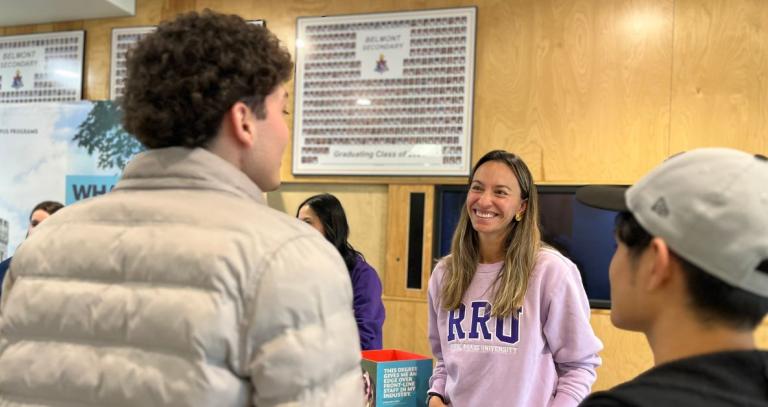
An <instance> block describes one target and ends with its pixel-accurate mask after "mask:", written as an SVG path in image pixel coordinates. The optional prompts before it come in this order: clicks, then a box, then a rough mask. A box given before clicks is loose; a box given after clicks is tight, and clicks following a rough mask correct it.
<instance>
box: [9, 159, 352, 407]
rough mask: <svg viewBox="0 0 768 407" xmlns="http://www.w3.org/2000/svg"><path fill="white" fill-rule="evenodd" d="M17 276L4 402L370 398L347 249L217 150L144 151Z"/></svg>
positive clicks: (48, 238)
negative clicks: (274, 199)
mask: <svg viewBox="0 0 768 407" xmlns="http://www.w3.org/2000/svg"><path fill="white" fill-rule="evenodd" d="M8 274H9V276H8V278H6V280H5V289H4V291H3V296H2V300H3V304H2V308H0V406H32V405H34V406H142V407H143V406H246V405H256V406H260V407H263V406H328V407H348V406H360V405H362V384H361V378H360V366H359V359H360V352H359V351H360V350H359V344H358V335H357V328H356V325H355V319H354V316H353V310H352V289H351V285H350V281H349V276H348V273H347V271H346V268H345V266H344V263H343V261H342V260H341V258H340V256H339V255H338V253H337V252H336V250H335V249H334V248H333V247H332V246H331V245H330V244H328V243H327V242H326V241H325V239H324V238H323V237H322V236H321V235H320V234H319V233H317V232H316V231H314V230H313V229H311V228H310V227H308V226H307V225H305V224H303V223H301V222H299V221H297V220H296V219H294V218H292V217H290V216H288V215H285V214H283V213H279V212H277V211H275V210H273V209H270V208H269V207H267V206H266V205H265V204H264V203H263V199H262V195H261V192H260V191H259V189H258V188H257V187H256V186H255V185H254V184H253V183H252V182H251V181H250V180H249V179H248V178H247V177H246V176H245V175H244V174H243V173H242V172H240V171H238V170H237V169H235V168H234V167H233V166H231V165H230V164H228V163H226V162H225V161H223V160H221V159H220V158H218V157H217V156H215V155H213V154H211V153H209V152H207V151H205V150H202V149H195V150H189V149H183V148H169V149H162V150H154V151H148V152H145V153H142V154H140V155H139V156H138V157H136V158H135V159H134V160H133V161H132V162H131V163H130V164H129V165H128V167H127V168H126V170H125V173H124V176H123V178H122V179H121V180H120V182H119V183H118V185H117V187H116V188H115V190H114V191H113V192H112V193H110V194H107V195H105V196H103V197H99V198H96V199H92V200H89V201H84V202H81V203H78V204H75V205H73V206H71V207H68V208H64V209H62V210H61V211H59V212H58V213H57V214H56V215H54V216H52V217H51V218H50V219H48V220H47V221H46V222H44V223H43V224H42V225H41V226H40V228H39V230H38V231H36V232H35V234H33V235H32V236H30V238H29V239H27V241H26V242H25V243H24V244H23V245H22V246H21V247H20V248H19V250H17V252H16V255H15V256H14V258H13V261H12V265H11V268H10V271H9V273H8Z"/></svg>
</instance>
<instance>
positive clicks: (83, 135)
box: [72, 101, 144, 170]
mask: <svg viewBox="0 0 768 407" xmlns="http://www.w3.org/2000/svg"><path fill="white" fill-rule="evenodd" d="M121 119H122V111H121V110H120V105H119V104H118V103H114V102H111V101H97V102H94V103H93V108H92V109H91V111H90V112H88V116H87V117H86V119H85V120H84V121H83V122H82V123H80V125H79V126H78V128H77V133H76V134H75V136H74V137H73V138H72V141H75V142H77V145H78V146H80V147H83V148H85V149H86V150H87V151H88V154H89V155H91V156H93V155H94V152H96V153H97V154H98V164H97V165H98V167H99V168H101V169H105V170H107V169H120V170H122V169H123V168H124V167H125V165H126V164H127V163H128V161H129V160H130V159H131V157H133V156H134V155H136V154H137V153H140V152H141V151H143V150H144V147H143V146H142V145H141V143H139V142H138V140H136V139H135V138H134V137H133V136H131V135H130V134H129V133H128V132H126V131H125V129H123V126H122V125H121Z"/></svg>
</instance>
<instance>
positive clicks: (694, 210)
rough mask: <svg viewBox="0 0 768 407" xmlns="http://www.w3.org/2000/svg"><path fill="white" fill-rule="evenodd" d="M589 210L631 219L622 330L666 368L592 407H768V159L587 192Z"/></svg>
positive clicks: (667, 165) (622, 238)
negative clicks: (764, 342) (759, 333)
mask: <svg viewBox="0 0 768 407" xmlns="http://www.w3.org/2000/svg"><path fill="white" fill-rule="evenodd" d="M576 197H577V199H578V200H579V201H581V202H582V203H584V204H586V205H589V206H593V207H597V208H603V209H610V210H615V211H619V214H618V215H617V217H616V229H615V234H616V243H617V248H616V253H615V254H614V256H613V260H612V261H611V265H610V270H609V275H610V280H611V301H612V309H611V321H612V322H613V324H614V325H616V326H617V327H619V328H623V329H627V330H631V331H639V332H643V333H644V334H645V336H646V338H647V339H648V343H649V344H650V346H651V350H652V351H653V356H654V361H655V366H654V367H653V368H652V369H650V370H648V371H647V372H645V373H642V374H641V375H639V376H638V377H637V378H635V379H634V380H631V381H629V382H627V383H624V384H621V385H619V386H617V387H615V388H613V389H611V390H609V391H604V392H599V393H594V394H593V395H591V396H590V397H589V398H587V399H586V400H585V401H584V402H583V403H582V404H581V405H582V406H586V407H595V406H653V407H664V406H675V407H682V406H768V352H766V351H761V350H758V349H757V348H756V345H755V339H754V333H755V329H756V328H757V326H758V325H759V324H760V323H761V321H762V320H763V318H764V317H765V315H766V314H768V159H767V158H766V157H765V156H762V155H759V154H758V155H754V154H748V153H745V152H742V151H738V150H732V149H726V148H702V149H696V150H692V151H689V152H685V153H682V154H678V155H675V156H673V157H671V158H669V159H667V160H666V161H665V162H664V163H662V164H661V165H659V166H658V167H656V168H655V169H653V170H652V171H651V172H650V173H649V174H647V175H646V176H645V177H643V178H642V179H641V180H640V181H639V182H638V183H636V184H635V185H633V186H631V187H629V188H627V187H618V186H597V185H595V186H587V187H583V188H581V189H580V190H579V191H577V195H576Z"/></svg>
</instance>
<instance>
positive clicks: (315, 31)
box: [292, 7, 476, 176]
mask: <svg viewBox="0 0 768 407" xmlns="http://www.w3.org/2000/svg"><path fill="white" fill-rule="evenodd" d="M475 32H476V9H475V8H474V7H469V8H456V9H441V10H425V11H413V12H398V13H381V14H362V15H346V16H332V17H300V18H299V19H298V22H297V40H296V77H295V85H296V89H295V92H294V97H295V111H294V126H293V134H294V140H293V168H292V169H293V173H294V174H297V175H413V176H467V175H468V174H469V168H470V165H471V163H470V160H471V154H470V147H471V145H472V99H473V86H474V65H475Z"/></svg>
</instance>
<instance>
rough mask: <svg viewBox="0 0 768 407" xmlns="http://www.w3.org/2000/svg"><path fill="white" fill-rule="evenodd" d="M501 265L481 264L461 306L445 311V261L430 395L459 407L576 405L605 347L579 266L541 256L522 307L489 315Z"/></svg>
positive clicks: (432, 297) (552, 254) (437, 280)
mask: <svg viewBox="0 0 768 407" xmlns="http://www.w3.org/2000/svg"><path fill="white" fill-rule="evenodd" d="M501 266H502V263H501V262H499V263H494V264H479V265H478V267H477V271H476V272H475V275H474V277H473V278H472V282H471V284H470V286H469V288H468V290H467V292H466V293H465V295H464V299H463V300H462V305H461V306H460V307H459V308H458V309H456V310H452V311H446V310H445V309H443V308H442V307H441V306H440V288H441V286H442V279H443V275H444V274H445V273H446V269H445V263H444V261H441V262H440V263H438V265H437V267H435V270H434V272H433V273H432V277H431V278H430V280H429V305H428V308H429V340H430V344H431V345H432V354H433V355H434V357H435V358H436V359H437V364H436V365H435V369H434V372H433V374H432V378H431V379H430V390H429V391H430V392H437V393H439V394H441V395H444V397H445V398H446V399H447V401H450V403H451V404H449V405H451V406H454V407H474V406H483V407H508V406H520V407H545V406H557V407H564V406H577V405H578V404H579V402H580V401H581V400H582V399H584V398H585V397H586V396H587V395H588V394H589V392H590V389H591V387H592V383H594V381H595V378H596V376H595V369H596V368H597V366H599V365H600V357H598V356H597V352H599V351H600V350H601V349H602V347H603V345H602V343H601V342H600V340H599V339H598V338H597V337H596V336H595V334H594V332H593V331H592V327H591V326H590V325H589V317H590V310H589V302H588V301H587V297H586V295H585V294H584V288H583V287H582V285H581V277H580V276H579V271H578V269H577V268H576V266H575V265H574V264H573V263H572V262H571V261H570V260H568V259H567V258H565V257H563V256H562V255H561V254H560V253H558V252H556V251H555V250H552V249H542V250H541V251H540V252H539V256H538V259H537V261H536V265H535V267H534V269H533V273H532V274H531V278H530V280H529V282H528V291H527V292H526V294H525V299H524V300H523V307H522V309H521V310H519V313H518V319H514V318H512V316H509V317H506V318H502V319H501V320H497V319H496V318H495V317H491V316H490V311H491V307H492V304H491V303H492V301H493V282H494V280H495V279H496V277H497V276H498V273H499V271H500V270H501Z"/></svg>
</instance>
